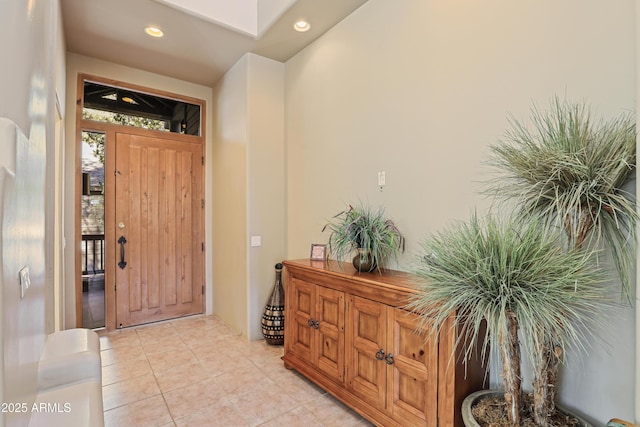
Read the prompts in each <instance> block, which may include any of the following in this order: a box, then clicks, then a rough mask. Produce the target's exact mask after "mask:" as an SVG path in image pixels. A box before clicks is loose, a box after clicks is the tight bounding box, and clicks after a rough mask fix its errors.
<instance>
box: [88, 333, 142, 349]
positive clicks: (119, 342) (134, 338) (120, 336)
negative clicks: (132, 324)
mask: <svg viewBox="0 0 640 427" xmlns="http://www.w3.org/2000/svg"><path fill="white" fill-rule="evenodd" d="M98 335H99V336H100V350H108V349H111V348H116V347H125V346H129V345H133V344H139V339H138V334H137V333H136V331H135V330H134V329H120V330H117V331H114V332H105V331H104V330H102V331H99V332H98Z"/></svg>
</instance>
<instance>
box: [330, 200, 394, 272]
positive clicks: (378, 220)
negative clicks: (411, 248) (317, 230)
mask: <svg viewBox="0 0 640 427" xmlns="http://www.w3.org/2000/svg"><path fill="white" fill-rule="evenodd" d="M325 230H328V231H330V232H331V235H330V236H329V252H330V253H331V254H332V255H333V256H334V257H335V259H336V260H337V261H338V262H343V261H344V260H346V259H349V258H350V257H351V256H352V255H353V254H354V252H355V256H354V257H353V259H352V262H353V266H354V267H355V268H356V270H358V271H360V272H369V271H374V270H376V269H377V270H378V271H379V272H380V271H381V270H382V269H384V266H385V264H386V262H388V260H389V259H397V257H398V254H399V253H400V252H402V251H404V237H403V236H402V234H401V233H400V230H398V227H396V225H395V223H394V222H393V220H391V219H390V218H387V217H386V216H385V211H384V209H383V208H378V209H372V208H370V207H369V206H366V205H364V204H363V203H359V204H358V205H356V206H355V207H354V206H352V205H349V208H348V209H346V210H344V211H342V212H339V213H338V214H336V215H335V216H334V217H333V218H331V220H330V221H329V222H328V223H327V224H326V225H325V226H324V228H323V229H322V231H325Z"/></svg>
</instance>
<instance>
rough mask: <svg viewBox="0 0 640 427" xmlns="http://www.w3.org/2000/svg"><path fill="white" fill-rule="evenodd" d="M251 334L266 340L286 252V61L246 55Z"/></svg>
mask: <svg viewBox="0 0 640 427" xmlns="http://www.w3.org/2000/svg"><path fill="white" fill-rule="evenodd" d="M248 63H249V68H248V73H249V74H248V81H247V85H248V91H247V94H248V101H249V102H248V123H247V126H248V133H247V136H248V140H249V147H248V166H249V167H248V171H247V173H248V183H249V185H248V188H247V191H248V195H249V197H248V206H247V210H248V229H249V236H260V238H261V244H260V246H255V247H250V248H249V258H248V261H249V277H248V280H249V282H248V286H249V290H248V293H247V297H248V299H247V306H248V313H247V314H248V316H249V317H248V319H247V321H248V322H249V326H248V338H249V339H250V340H257V339H262V327H261V319H262V315H263V314H264V308H265V303H266V302H267V299H268V298H269V295H270V293H271V290H272V288H273V283H274V279H275V270H274V266H275V264H276V263H279V262H281V261H282V260H283V259H284V256H285V178H284V176H285V175H284V170H285V166H284V64H283V63H281V62H278V61H274V60H271V59H267V58H264V57H261V56H258V55H253V54H249V55H248Z"/></svg>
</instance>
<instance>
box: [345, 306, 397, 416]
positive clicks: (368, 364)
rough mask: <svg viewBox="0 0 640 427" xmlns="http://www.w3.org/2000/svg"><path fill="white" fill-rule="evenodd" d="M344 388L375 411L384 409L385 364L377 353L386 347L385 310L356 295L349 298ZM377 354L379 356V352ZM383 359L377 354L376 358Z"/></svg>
mask: <svg viewBox="0 0 640 427" xmlns="http://www.w3.org/2000/svg"><path fill="white" fill-rule="evenodd" d="M348 313H349V314H348V316H349V320H348V323H349V325H351V326H352V327H351V328H349V330H348V336H347V358H348V361H347V366H348V367H349V372H348V382H347V387H348V388H349V389H350V390H351V391H352V392H353V393H354V394H356V395H358V396H359V397H361V398H362V399H363V400H365V401H367V402H369V403H371V404H372V405H375V406H376V407H378V408H381V409H382V408H384V407H385V404H386V402H385V393H386V383H387V365H386V363H385V361H384V360H378V359H377V358H376V354H377V353H378V352H379V351H380V350H384V349H385V348H386V344H387V340H386V337H387V316H386V313H387V307H386V305H383V304H380V303H378V302H375V301H371V300H368V299H365V298H359V297H356V296H351V297H349V304H348ZM378 354H379V353H378ZM380 356H382V355H381V354H379V357H380Z"/></svg>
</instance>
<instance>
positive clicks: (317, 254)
mask: <svg viewBox="0 0 640 427" xmlns="http://www.w3.org/2000/svg"><path fill="white" fill-rule="evenodd" d="M310 258H311V260H312V261H324V260H326V259H327V245H318V244H316V243H312V244H311V257H310Z"/></svg>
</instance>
